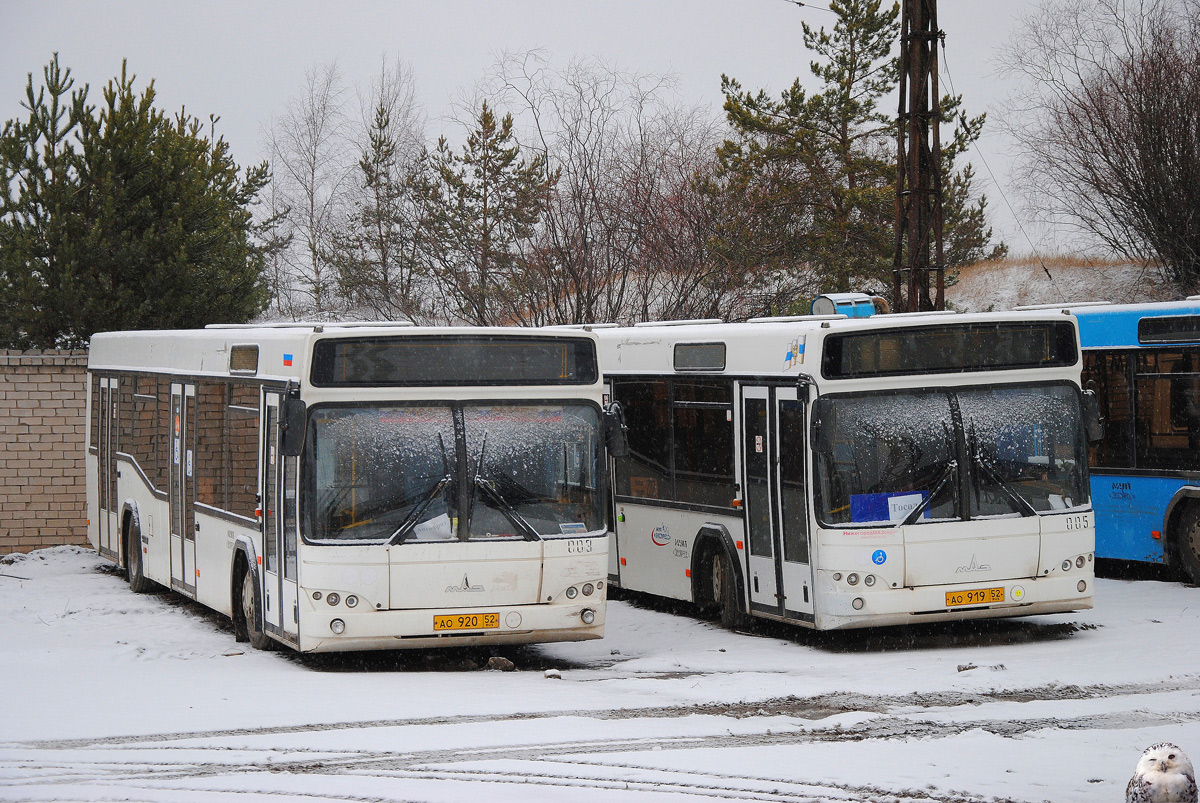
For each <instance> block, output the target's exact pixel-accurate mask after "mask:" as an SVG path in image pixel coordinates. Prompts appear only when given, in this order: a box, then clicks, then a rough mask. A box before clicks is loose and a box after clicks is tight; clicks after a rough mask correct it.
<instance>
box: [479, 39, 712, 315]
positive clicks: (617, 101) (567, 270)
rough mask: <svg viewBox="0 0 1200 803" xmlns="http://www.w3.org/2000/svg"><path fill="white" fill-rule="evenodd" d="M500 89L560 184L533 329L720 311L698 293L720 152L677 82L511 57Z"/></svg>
mask: <svg viewBox="0 0 1200 803" xmlns="http://www.w3.org/2000/svg"><path fill="white" fill-rule="evenodd" d="M492 80H493V85H492V88H491V91H492V92H494V93H496V94H498V95H499V96H501V97H503V98H504V99H505V100H506V101H508V102H510V103H512V104H513V105H514V106H515V107H517V108H521V109H523V114H522V116H521V118H520V119H521V121H522V122H523V123H524V126H523V127H522V129H521V136H522V137H523V138H524V143H525V144H527V145H528V146H529V147H531V148H533V149H534V150H535V151H536V152H538V153H540V154H542V155H543V156H544V158H545V159H546V162H547V164H548V165H549V166H550V167H551V168H552V170H553V171H554V172H555V174H556V175H557V177H558V181H557V183H556V184H555V186H554V190H553V192H552V193H551V196H550V198H549V201H548V204H547V209H546V213H545V215H544V217H543V220H542V223H541V225H540V227H539V228H538V230H537V234H536V237H535V242H534V247H533V250H532V251H531V252H530V253H529V254H528V257H529V260H530V272H531V275H537V276H538V277H539V279H538V281H537V282H536V283H530V285H529V290H530V293H531V295H530V297H528V298H527V299H526V303H525V309H526V314H525V317H524V318H523V319H522V320H524V321H525V322H527V323H539V324H540V323H583V322H589V321H605V320H608V321H617V320H623V321H629V320H645V319H647V318H660V317H673V316H677V315H680V314H684V313H685V312H688V311H690V310H691V309H693V308H694V307H697V306H702V307H705V308H706V309H707V308H711V307H713V306H714V303H715V302H712V303H710V301H711V300H709V301H701V299H707V296H705V294H704V293H697V292H696V291H697V289H698V288H699V287H700V285H701V284H702V283H703V281H704V280H705V277H710V273H711V269H712V265H711V263H710V262H708V261H707V248H706V242H707V237H708V231H709V229H707V228H706V226H707V223H708V217H707V211H706V209H705V206H704V203H703V199H701V198H700V197H699V196H698V194H697V193H696V192H695V190H696V184H695V172H696V171H697V170H701V169H704V168H705V165H706V163H707V162H708V161H710V160H711V154H712V153H713V151H714V148H715V145H716V142H717V136H716V128H715V121H714V120H713V118H712V117H711V115H710V114H708V113H707V112H706V111H704V110H702V109H699V108H687V107H682V106H680V105H678V104H675V103H672V96H671V90H672V87H673V81H672V79H670V78H669V77H663V76H652V75H639V74H634V73H629V72H625V71H622V70H619V69H617V68H614V67H612V66H610V65H608V64H605V63H604V62H602V61H599V60H596V59H576V60H573V61H572V62H570V63H569V64H568V65H567V66H566V67H565V68H564V69H561V70H555V69H552V68H551V67H550V66H549V65H548V60H547V58H546V56H545V55H544V54H542V53H540V52H537V51H534V52H528V53H519V54H507V55H505V56H504V57H502V58H501V60H500V61H499V63H498V64H497V67H496V70H495V74H494V75H493V76H492ZM718 284H719V282H716V283H713V284H712V285H710V287H715V286H716V285H718ZM706 305H707V306H706ZM717 306H719V304H718V305H717Z"/></svg>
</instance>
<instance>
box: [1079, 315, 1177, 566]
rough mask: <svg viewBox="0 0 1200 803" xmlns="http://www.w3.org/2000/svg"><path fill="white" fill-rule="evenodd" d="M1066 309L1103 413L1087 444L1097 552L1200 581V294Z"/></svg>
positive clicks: (1086, 383)
mask: <svg viewBox="0 0 1200 803" xmlns="http://www.w3.org/2000/svg"><path fill="white" fill-rule="evenodd" d="M1056 306H1057V305H1056ZM1064 307H1065V310H1069V311H1070V312H1071V313H1072V314H1074V315H1075V316H1076V317H1077V318H1078V319H1079V336H1080V341H1081V343H1082V345H1083V385H1084V387H1091V388H1092V389H1094V390H1095V392H1096V394H1097V395H1098V397H1099V401H1100V409H1101V413H1102V415H1103V416H1104V425H1105V432H1104V438H1103V439H1102V440H1100V441H1099V442H1097V443H1094V444H1092V445H1091V447H1090V450H1089V463H1090V471H1091V486H1092V505H1093V507H1094V508H1095V511H1096V556H1097V557H1101V558H1116V559H1120V560H1130V561H1146V562H1150V563H1160V564H1162V563H1165V564H1167V565H1168V566H1171V567H1174V568H1176V569H1182V570H1183V571H1185V572H1186V573H1187V575H1188V576H1189V577H1190V578H1191V580H1192V581H1193V582H1194V583H1196V584H1198V585H1200V296H1191V297H1189V298H1188V299H1187V300H1186V301H1172V302H1164V303H1147V304H1102V303H1097V304H1076V305H1070V304H1068V305H1064Z"/></svg>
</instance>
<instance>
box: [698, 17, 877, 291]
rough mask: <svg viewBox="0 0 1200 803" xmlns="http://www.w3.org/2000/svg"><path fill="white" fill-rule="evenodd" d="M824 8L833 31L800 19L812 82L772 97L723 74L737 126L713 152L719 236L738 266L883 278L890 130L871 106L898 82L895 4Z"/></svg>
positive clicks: (837, 277)
mask: <svg viewBox="0 0 1200 803" xmlns="http://www.w3.org/2000/svg"><path fill="white" fill-rule="evenodd" d="M830 10H831V11H833V12H834V13H836V14H837V15H838V21H837V23H836V24H835V25H834V28H833V31H832V32H826V31H825V29H824V28H822V29H820V30H813V29H812V28H810V27H809V26H808V25H807V24H805V25H804V28H803V30H804V44H805V47H806V48H807V49H808V50H809V51H811V52H813V53H814V54H816V55H817V56H818V57H820V58H819V60H814V61H813V62H812V63H811V65H810V70H811V72H812V74H813V75H814V76H815V77H816V78H818V79H820V80H821V82H822V86H821V89H820V91H819V92H816V93H814V94H811V95H810V94H808V93H807V92H805V90H804V89H803V87H802V86H801V84H800V82H799V80H797V81H796V82H795V83H793V84H792V86H791V87H790V88H789V89H788V90H786V91H785V92H784V93H783V94H782V96H781V97H780V99H779V100H773V99H771V98H770V97H768V96H767V94H766V93H765V92H763V91H759V92H758V93H756V94H751V93H749V92H746V91H743V90H742V88H741V85H740V84H738V82H737V81H735V80H733V79H731V78H728V77H726V76H723V77H722V92H723V93H724V94H725V112H726V116H727V119H728V121H729V124H730V126H731V128H732V129H733V132H732V133H733V135H734V136H733V137H732V138H731V139H729V140H727V141H726V142H725V143H724V144H723V145H722V146H721V147H720V149H719V150H718V156H719V159H720V165H719V169H718V174H717V185H716V186H717V187H718V188H719V189H720V190H721V191H722V192H723V193H725V194H727V195H728V197H727V199H726V201H727V203H729V204H730V205H731V206H732V208H733V210H734V212H735V213H734V214H733V215H732V216H731V217H730V220H731V221H733V222H734V223H735V228H733V230H732V232H731V234H729V235H727V236H723V237H721V238H720V239H721V240H722V241H723V243H724V244H725V248H726V250H727V253H728V254H729V256H730V257H731V259H732V260H733V262H734V263H735V264H736V263H739V262H740V263H742V267H743V269H744V270H750V271H754V270H761V269H762V268H763V267H764V266H765V267H767V268H769V269H771V270H773V271H775V272H776V273H783V274H784V275H789V276H791V278H792V279H793V281H795V282H796V283H797V287H800V286H803V285H804V284H806V283H807V284H808V286H809V289H810V290H811V289H815V287H816V285H818V284H819V285H820V287H821V288H822V289H825V290H848V289H851V287H854V286H862V285H864V284H870V283H872V282H875V283H881V282H882V281H883V279H884V277H885V271H887V270H889V269H890V244H891V238H890V227H889V222H890V220H891V217H892V216H893V215H894V200H893V199H894V189H893V186H894V184H893V182H894V173H895V156H894V154H893V153H891V152H890V149H889V148H888V147H887V146H886V143H887V141H888V137H889V136H890V135H891V133H892V132H893V131H894V129H893V128H892V124H891V122H890V120H889V119H888V118H887V117H886V116H884V115H883V114H881V113H880V112H879V111H878V108H877V106H878V102H879V101H880V100H881V99H882V98H883V97H884V96H885V95H886V94H887V93H888V92H889V91H891V88H892V87H894V86H895V83H896V62H895V59H894V58H893V57H892V56H891V50H892V45H893V43H894V41H895V40H896V37H897V35H898V32H899V26H898V23H897V19H898V16H899V7H898V6H896V5H893V6H891V7H890V8H886V9H885V8H883V7H882V0H833V1H832V2H831V3H830Z"/></svg>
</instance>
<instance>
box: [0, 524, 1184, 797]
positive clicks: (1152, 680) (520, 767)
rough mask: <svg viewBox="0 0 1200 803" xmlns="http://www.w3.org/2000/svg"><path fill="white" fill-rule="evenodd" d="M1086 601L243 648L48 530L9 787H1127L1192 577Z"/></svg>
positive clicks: (4, 730) (7, 725)
mask: <svg viewBox="0 0 1200 803" xmlns="http://www.w3.org/2000/svg"><path fill="white" fill-rule="evenodd" d="M1096 600H1097V607H1096V608H1095V609H1094V610H1092V611H1086V612H1082V613H1079V614H1072V615H1059V616H1051V617H1041V618H1035V619H1028V620H1014V621H1001V622H989V623H983V624H967V625H954V626H938V627H925V628H912V629H897V630H890V631H882V632H859V633H850V634H837V635H834V636H829V635H820V634H811V633H806V632H803V631H793V630H790V629H784V628H778V627H775V626H768V627H766V628H762V629H760V630H759V631H758V632H756V633H755V634H752V635H750V634H735V633H730V632H727V631H724V630H721V629H720V628H719V627H717V626H715V625H713V624H709V623H707V622H702V621H699V620H697V619H695V618H692V617H687V616H678V615H673V614H671V613H667V612H664V611H662V610H656V609H654V608H653V607H647V606H645V605H644V604H643V602H642V601H640V600H639V601H637V603H636V604H635V603H631V602H627V601H618V602H613V603H610V609H609V619H608V634H609V635H608V637H607V638H605V639H604V640H603V641H595V642H587V643H582V644H562V645H548V646H542V647H532V648H523V649H510V650H506V651H505V652H504V654H505V655H507V656H508V657H509V658H511V659H512V660H513V661H515V662H516V664H517V667H518V671H515V672H497V671H485V670H476V669H473V668H470V667H472V666H473V664H472V657H471V656H469V655H466V654H463V653H440V652H436V653H429V652H426V653H393V654H369V655H355V656H318V657H315V658H304V657H299V656H295V655H289V654H284V653H261V652H254V651H252V650H250V649H249V648H247V647H246V646H245V645H242V644H236V643H235V642H234V640H233V632H232V629H231V627H230V626H229V625H228V623H227V622H226V621H225V620H222V619H221V618H220V617H218V616H216V615H213V614H210V613H208V612H206V611H205V610H204V609H202V608H200V607H198V606H195V605H192V604H191V603H188V602H185V601H183V600H181V599H180V598H178V597H176V596H174V595H170V594H165V593H164V594H150V595H142V596H139V595H134V594H132V593H130V591H129V590H128V587H127V586H126V585H125V584H124V582H123V581H122V580H121V579H120V578H119V577H118V576H117V575H116V574H115V573H114V572H113V571H112V570H110V569H109V568H107V566H106V565H105V564H104V562H102V561H101V560H99V559H98V558H97V557H96V556H95V555H94V554H92V553H91V552H89V551H86V550H80V549H78V548H74V547H59V548H56V549H51V550H43V551H41V552H36V553H33V554H32V555H30V556H28V557H25V558H21V559H17V560H15V561H14V562H12V563H10V564H7V565H6V564H0V639H2V642H0V643H3V645H4V647H3V650H2V651H0V689H2V690H3V691H2V694H3V696H2V697H0V800H6V801H10V800H11V801H41V800H72V801H74V800H79V801H109V800H136V801H208V800H216V801H237V802H238V803H242V802H243V801H290V800H295V801H314V802H315V801H322V800H355V801H367V800H370V801H460V800H468V799H472V800H487V801H491V800H522V801H533V802H536V803H540V802H541V801H564V800H571V801H574V800H581V801H614V802H616V801H620V802H621V803H624V801H664V802H665V803H676V802H677V801H712V800H768V801H832V800H837V801H843V800H860V801H861V800H871V801H992V800H1015V801H1042V800H1052V801H1055V803H1064V801H1085V800H1087V801H1091V800H1097V801H1099V800H1120V799H1122V795H1123V790H1124V786H1125V783H1126V781H1127V780H1128V779H1129V776H1130V775H1131V773H1132V771H1133V767H1134V764H1135V763H1136V761H1137V758H1138V756H1139V754H1140V752H1141V750H1142V749H1143V748H1144V747H1146V746H1148V745H1150V744H1151V743H1153V742H1157V741H1163V740H1169V741H1173V742H1175V743H1177V744H1179V745H1180V746H1181V747H1182V748H1183V749H1184V750H1185V751H1188V752H1190V753H1191V754H1192V755H1193V756H1194V757H1197V758H1200V589H1196V588H1193V587H1189V586H1184V585H1181V584H1179V583H1170V582H1155V581H1145V580H1143V581H1125V580H1100V581H1099V582H1098V584H1097V590H1096ZM550 669H557V670H559V674H561V678H556V677H553V675H555V673H554V672H550V673H549V675H550V676H548V673H547V670H550Z"/></svg>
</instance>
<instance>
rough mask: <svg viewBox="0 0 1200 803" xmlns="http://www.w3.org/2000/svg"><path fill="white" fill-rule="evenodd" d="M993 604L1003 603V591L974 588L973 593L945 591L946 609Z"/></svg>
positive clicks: (999, 589)
mask: <svg viewBox="0 0 1200 803" xmlns="http://www.w3.org/2000/svg"><path fill="white" fill-rule="evenodd" d="M993 602H1004V589H1003V588H1002V587H1001V588H976V589H974V590H973V591H947V592H946V607H947V608H953V607H955V606H957V605H990V604H991V603H993Z"/></svg>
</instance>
